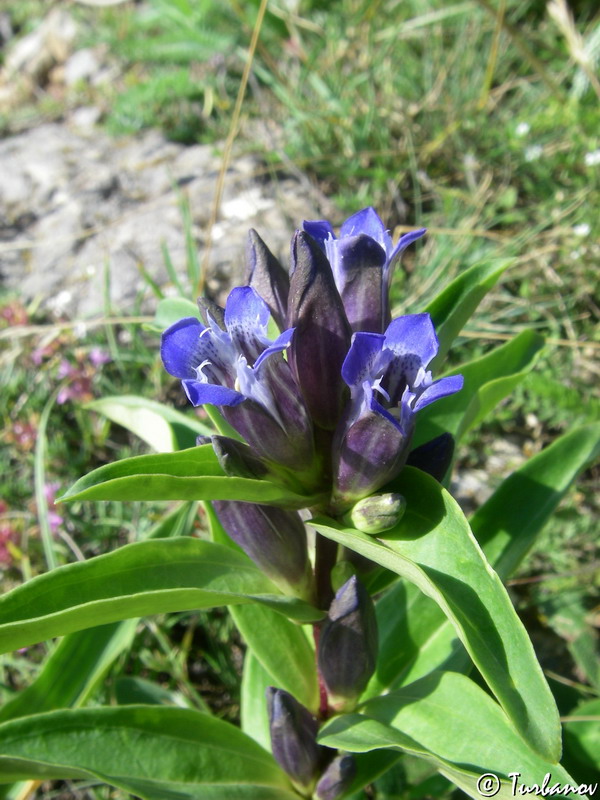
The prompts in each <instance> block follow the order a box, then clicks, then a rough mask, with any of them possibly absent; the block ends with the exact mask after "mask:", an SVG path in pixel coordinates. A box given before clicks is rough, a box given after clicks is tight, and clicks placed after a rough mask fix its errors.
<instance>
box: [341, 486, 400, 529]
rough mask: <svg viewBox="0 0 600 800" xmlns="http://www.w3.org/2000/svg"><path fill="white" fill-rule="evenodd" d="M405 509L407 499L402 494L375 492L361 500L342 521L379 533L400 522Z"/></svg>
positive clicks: (357, 527)
mask: <svg viewBox="0 0 600 800" xmlns="http://www.w3.org/2000/svg"><path fill="white" fill-rule="evenodd" d="M405 510H406V500H405V499H404V497H402V495H401V494H396V493H393V492H387V493H386V494H374V495H371V497H365V498H364V499H363V500H359V501H358V503H356V505H355V506H354V507H353V508H351V509H350V511H348V513H347V514H345V515H344V517H343V520H342V521H343V522H344V524H346V525H351V526H353V527H354V528H356V529H357V530H359V531H362V532H363V533H372V534H375V535H377V534H379V533H382V532H383V531H387V530H388V529H389V528H393V527H394V525H396V524H397V523H398V522H400V520H401V519H402V515H403V514H404V512H405Z"/></svg>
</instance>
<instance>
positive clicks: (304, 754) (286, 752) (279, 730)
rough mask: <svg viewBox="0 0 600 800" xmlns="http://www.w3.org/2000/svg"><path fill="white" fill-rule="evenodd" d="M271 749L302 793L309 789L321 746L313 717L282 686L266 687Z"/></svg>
mask: <svg viewBox="0 0 600 800" xmlns="http://www.w3.org/2000/svg"><path fill="white" fill-rule="evenodd" d="M266 697H267V708H268V714H269V730H270V733H271V750H272V752H273V757H274V758H275V761H277V763H278V764H279V766H280V767H281V768H282V769H283V770H285V772H287V774H288V775H289V776H290V778H291V779H292V781H293V782H294V784H295V785H296V786H297V787H298V788H299V789H300V791H301V792H302V794H303V796H306V790H310V789H312V787H313V786H314V784H315V781H316V779H317V775H318V772H319V766H320V764H321V762H322V760H323V753H324V748H323V747H321V746H320V745H318V744H317V733H318V730H319V723H318V722H317V720H316V718H315V717H314V716H313V715H312V714H311V713H310V711H309V710H308V709H307V708H305V707H304V706H303V705H302V704H301V703H299V702H298V701H297V700H296V698H295V697H294V696H293V695H291V694H290V693H289V692H286V691H284V690H283V689H276V688H275V687H274V686H269V687H267V690H266Z"/></svg>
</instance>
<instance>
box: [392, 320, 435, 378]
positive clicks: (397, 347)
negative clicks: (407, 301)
mask: <svg viewBox="0 0 600 800" xmlns="http://www.w3.org/2000/svg"><path fill="white" fill-rule="evenodd" d="M385 344H386V347H389V348H390V350H392V351H393V353H394V355H395V356H404V355H415V356H418V358H419V359H420V360H421V363H422V365H423V366H424V367H426V366H427V365H428V364H429V362H430V361H431V359H432V358H433V357H434V356H435V355H437V351H438V349H439V342H438V338H437V336H436V334H435V328H434V327H433V322H432V321H431V317H430V316H429V314H407V315H406V316H404V317H398V318H397V319H394V320H392V321H391V322H390V324H389V325H388V328H387V330H386V332H385Z"/></svg>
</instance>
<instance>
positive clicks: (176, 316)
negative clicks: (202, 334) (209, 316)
mask: <svg viewBox="0 0 600 800" xmlns="http://www.w3.org/2000/svg"><path fill="white" fill-rule="evenodd" d="M184 317H196V319H200V312H199V311H198V306H197V305H196V303H193V302H192V301H191V300H186V299H185V297H165V299H164V300H161V301H160V302H159V303H158V305H157V306H156V314H155V315H154V324H155V325H156V327H157V328H159V329H160V330H164V329H165V328H168V327H169V326H170V325H174V324H175V323H176V322H179V320H180V319H184Z"/></svg>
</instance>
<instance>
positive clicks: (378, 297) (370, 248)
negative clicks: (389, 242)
mask: <svg viewBox="0 0 600 800" xmlns="http://www.w3.org/2000/svg"><path fill="white" fill-rule="evenodd" d="M325 249H326V252H327V255H328V257H329V261H330V263H331V267H332V270H333V276H334V278H335V282H336V285H337V287H338V290H339V292H340V294H341V296H342V301H343V303H344V308H345V310H346V316H347V317H348V322H349V323H350V325H351V327H352V330H355V331H374V332H375V333H382V332H383V329H384V327H385V324H384V319H383V305H382V301H383V296H384V289H383V270H384V266H385V262H386V254H385V250H384V249H383V247H382V246H381V245H380V244H379V243H378V242H376V241H375V240H374V239H373V238H371V237H370V236H368V235H366V234H364V233H360V234H358V235H357V236H346V237H345V238H343V239H338V240H336V241H328V242H327V243H326V248H325ZM333 250H335V251H336V252H335V253H333V252H331V251H333Z"/></svg>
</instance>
